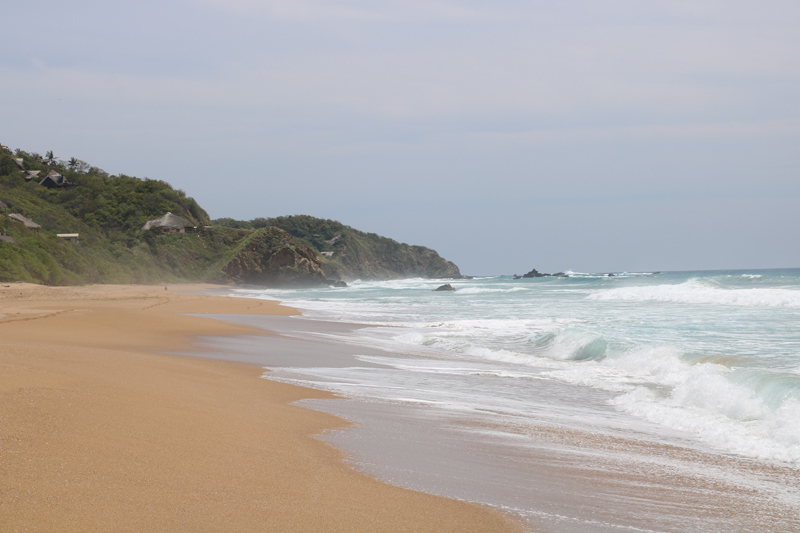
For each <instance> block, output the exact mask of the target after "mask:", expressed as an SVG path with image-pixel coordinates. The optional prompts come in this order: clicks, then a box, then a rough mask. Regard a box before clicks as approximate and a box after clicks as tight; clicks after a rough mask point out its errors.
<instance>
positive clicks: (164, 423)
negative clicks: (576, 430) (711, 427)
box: [0, 284, 523, 532]
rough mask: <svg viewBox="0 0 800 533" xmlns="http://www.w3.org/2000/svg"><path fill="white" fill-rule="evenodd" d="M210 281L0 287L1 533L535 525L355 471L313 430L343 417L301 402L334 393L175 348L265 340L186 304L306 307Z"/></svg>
mask: <svg viewBox="0 0 800 533" xmlns="http://www.w3.org/2000/svg"><path fill="white" fill-rule="evenodd" d="M211 288H212V287H210V286H176V287H169V290H165V288H164V287H163V286H156V287H145V286H88V287H75V288H71V287H70V288H64V287H59V288H56V287H43V286H35V285H27V284H10V285H9V286H3V287H0V395H2V400H1V401H0V524H3V528H2V529H3V531H226V532H228V531H522V530H523V528H522V526H521V525H520V523H518V522H517V521H516V520H515V519H514V518H512V517H510V516H507V515H504V514H502V513H500V512H497V511H495V510H493V509H490V508H488V507H481V506H478V505H473V504H469V503H464V502H460V501H455V500H449V499H446V498H440V497H436V496H431V495H428V494H424V493H419V492H414V491H410V490H405V489H401V488H397V487H393V486H390V485H387V484H385V483H382V482H379V481H377V480H375V479H373V478H371V477H369V476H368V475H366V474H363V473H360V472H357V471H355V470H354V469H352V468H351V467H349V466H348V465H347V464H346V463H345V462H344V459H345V457H344V454H343V453H342V452H340V451H338V450H337V449H336V448H334V447H332V446H330V445H329V444H326V443H324V442H322V441H320V440H318V439H315V438H313V435H316V434H320V433H321V432H323V431H324V430H326V429H333V428H341V427H344V426H345V425H346V422H344V421H343V420H342V419H339V418H337V417H334V416H331V415H328V414H324V413H320V412H316V411H311V410H308V409H303V408H300V407H297V406H293V405H291V403H292V402H295V401H297V400H300V399H304V398H311V399H313V398H326V397H330V395H329V394H328V393H325V392H321V391H316V390H313V389H307V388H302V387H297V386H290V385H285V384H281V383H276V382H271V381H268V380H264V379H260V376H261V375H262V374H263V369H261V368H260V367H258V366H257V365H248V364H243V363H234V362H229V361H220V360H214V359H207V358H193V357H186V356H179V355H169V354H167V353H166V352H175V351H181V350H183V351H186V350H187V349H188V348H189V347H191V349H192V350H195V351H196V350H198V348H197V347H196V346H192V345H191V341H192V338H193V336H196V335H213V336H226V335H241V334H248V335H254V334H257V335H264V334H265V333H264V332H263V331H262V330H256V329H255V328H250V327H247V326H244V325H238V324H233V323H228V322H222V321H218V320H212V319H210V318H202V317H195V316H187V315H186V314H183V313H206V314H268V315H289V314H295V313H296V311H295V310H294V309H291V308H288V307H281V306H280V305H279V304H278V303H277V302H269V301H253V300H247V299H237V298H227V297H217V296H205V295H198V294H195V293H193V292H190V291H199V290H209V289H211Z"/></svg>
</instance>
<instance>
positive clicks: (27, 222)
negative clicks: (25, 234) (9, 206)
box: [8, 213, 41, 229]
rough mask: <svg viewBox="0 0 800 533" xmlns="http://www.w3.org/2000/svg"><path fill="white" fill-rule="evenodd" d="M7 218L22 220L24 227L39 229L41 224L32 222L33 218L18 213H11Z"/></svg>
mask: <svg viewBox="0 0 800 533" xmlns="http://www.w3.org/2000/svg"><path fill="white" fill-rule="evenodd" d="M8 218H10V219H11V220H16V221H17V222H22V223H23V224H25V227H26V228H30V229H39V228H41V226H40V225H39V224H37V223H36V222H34V221H33V220H31V219H29V218H25V217H24V216H22V215H20V214H19V213H11V214H10V215H8Z"/></svg>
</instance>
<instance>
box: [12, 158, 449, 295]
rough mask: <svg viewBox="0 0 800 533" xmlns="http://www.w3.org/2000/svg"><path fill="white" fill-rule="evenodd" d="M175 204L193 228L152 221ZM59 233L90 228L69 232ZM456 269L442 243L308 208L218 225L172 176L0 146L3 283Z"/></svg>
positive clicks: (291, 277) (273, 278)
mask: <svg viewBox="0 0 800 533" xmlns="http://www.w3.org/2000/svg"><path fill="white" fill-rule="evenodd" d="M46 177H47V178H46ZM43 180H44V181H43ZM40 182H42V183H44V185H42V184H40ZM45 185H50V188H48V187H47V186H45ZM165 213H172V215H170V216H173V215H174V218H175V220H182V221H185V226H186V228H185V230H184V229H181V231H185V233H164V232H163V231H165V230H159V229H151V230H146V231H143V230H142V227H143V225H144V224H145V223H146V222H148V221H151V220H153V219H157V218H159V217H162V216H164V215H165ZM12 214H13V215H21V216H22V217H25V218H26V219H29V221H30V222H29V223H28V224H27V226H31V227H27V226H26V223H23V222H20V221H17V220H12V218H11V217H9V215H12ZM21 220H24V219H21ZM262 221H264V223H262ZM266 221H269V222H266ZM36 226H39V227H38V228H37V227H36ZM317 227H320V228H324V232H323V233H320V231H322V230H320V231H317V230H316V229H314V228H317ZM284 230H285V231H284ZM57 234H79V239H78V241H77V242H70V240H67V239H65V238H60V237H58V236H57ZM314 234H317V235H318V236H315V235H314ZM337 234H338V235H340V237H339V238H336V239H334V238H335V237H336V235H337ZM323 237H324V238H323ZM320 239H322V240H320ZM326 240H328V241H331V242H332V243H330V244H329V243H327V242H324V241H326ZM321 252H333V254H332V255H333V257H325V256H324V255H322V253H321ZM453 275H458V268H457V267H456V266H455V265H453V264H452V263H449V262H447V261H445V260H444V259H442V258H441V257H439V256H438V254H436V252H434V251H433V250H429V249H427V248H422V247H414V246H409V245H405V244H399V243H397V242H396V241H393V240H391V239H386V238H384V237H379V236H377V235H373V234H365V233H363V232H360V231H357V230H354V229H352V228H349V227H347V226H343V225H342V224H339V223H338V222H333V221H324V220H320V219H315V218H312V217H304V216H299V217H278V218H274V219H256V220H255V221H250V222H237V221H233V220H232V219H221V222H220V223H219V224H212V222H211V220H210V219H209V216H208V214H207V213H206V211H205V210H203V209H202V208H201V207H200V206H199V205H198V204H197V202H196V201H195V200H194V199H192V198H190V197H188V196H187V195H186V194H185V193H184V192H183V191H181V190H176V189H174V188H173V187H172V186H171V185H170V184H168V183H166V182H163V181H159V180H149V179H146V178H145V179H139V178H135V177H130V176H126V175H119V176H110V175H108V173H106V172H104V171H103V170H101V169H99V168H96V167H92V166H90V165H88V164H87V163H84V162H83V161H78V160H75V159H72V160H70V161H69V162H66V161H60V160H58V159H56V158H54V157H53V156H52V153H48V158H43V157H41V156H39V155H38V154H34V153H28V152H24V151H21V150H17V151H16V153H12V152H10V151H9V150H7V149H3V148H0V281H3V282H9V281H27V282H33V283H46V284H52V285H67V284H83V283H161V282H178V281H195V282H240V283H253V284H262V285H267V284H272V285H275V284H301V285H302V284H306V285H308V284H311V285H314V284H317V285H318V284H331V283H332V281H330V280H329V279H328V278H330V279H331V280H338V279H340V278H346V279H353V278H356V277H361V278H365V279H367V278H369V279H386V278H396V277H412V276H424V277H440V276H453Z"/></svg>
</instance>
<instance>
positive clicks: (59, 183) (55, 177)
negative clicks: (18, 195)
mask: <svg viewBox="0 0 800 533" xmlns="http://www.w3.org/2000/svg"><path fill="white" fill-rule="evenodd" d="M39 185H42V186H44V187H47V188H48V189H54V188H57V187H66V186H67V185H72V183H70V182H68V181H67V178H65V177H64V176H62V175H61V174H59V173H58V172H56V171H55V170H51V171H50V172H49V173H48V174H47V176H45V177H44V179H43V180H42V181H40V182H39Z"/></svg>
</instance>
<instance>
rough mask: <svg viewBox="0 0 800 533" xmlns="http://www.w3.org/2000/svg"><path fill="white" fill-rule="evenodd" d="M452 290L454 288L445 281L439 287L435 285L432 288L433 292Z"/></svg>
mask: <svg viewBox="0 0 800 533" xmlns="http://www.w3.org/2000/svg"><path fill="white" fill-rule="evenodd" d="M454 290H455V289H454V288H453V286H452V285H450V284H449V283H445V284H444V285H442V286H441V287H437V288H436V289H433V292H436V291H454Z"/></svg>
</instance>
